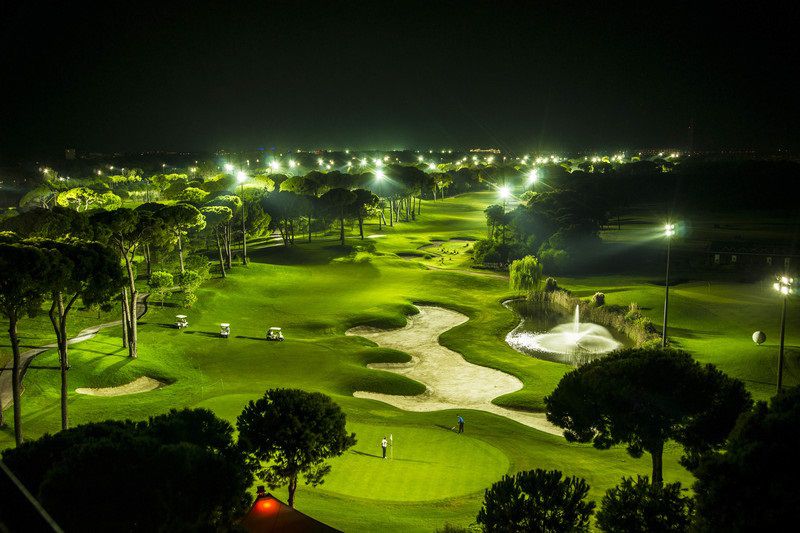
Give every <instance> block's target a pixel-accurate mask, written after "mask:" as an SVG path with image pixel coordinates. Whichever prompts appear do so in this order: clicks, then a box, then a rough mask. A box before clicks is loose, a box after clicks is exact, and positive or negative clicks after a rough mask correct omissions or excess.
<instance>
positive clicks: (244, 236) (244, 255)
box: [239, 182, 247, 266]
mask: <svg viewBox="0 0 800 533" xmlns="http://www.w3.org/2000/svg"><path fill="white" fill-rule="evenodd" d="M239 195H240V196H241V197H242V264H243V265H245V266H247V231H245V226H244V218H245V215H246V214H247V210H246V209H245V204H244V182H242V183H241V185H240V193H239Z"/></svg>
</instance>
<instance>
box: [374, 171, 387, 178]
mask: <svg viewBox="0 0 800 533" xmlns="http://www.w3.org/2000/svg"><path fill="white" fill-rule="evenodd" d="M385 177H386V174H384V173H383V170H376V171H375V178H376V179H379V180H382V179H383V178H385Z"/></svg>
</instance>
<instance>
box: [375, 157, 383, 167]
mask: <svg viewBox="0 0 800 533" xmlns="http://www.w3.org/2000/svg"><path fill="white" fill-rule="evenodd" d="M375 166H376V167H378V168H381V167H382V166H383V161H382V160H381V159H376V160H375Z"/></svg>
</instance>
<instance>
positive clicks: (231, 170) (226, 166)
mask: <svg viewBox="0 0 800 533" xmlns="http://www.w3.org/2000/svg"><path fill="white" fill-rule="evenodd" d="M225 170H226V171H227V172H233V165H231V164H230V163H225Z"/></svg>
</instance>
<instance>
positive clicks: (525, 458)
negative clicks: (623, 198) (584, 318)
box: [0, 193, 800, 531]
mask: <svg viewBox="0 0 800 533" xmlns="http://www.w3.org/2000/svg"><path fill="white" fill-rule="evenodd" d="M492 201H495V198H494V195H493V194H491V193H473V194H468V195H463V196H460V197H457V198H449V199H446V200H444V201H442V202H436V203H433V202H425V203H424V205H423V206H422V213H421V215H420V216H419V219H418V220H417V221H416V222H414V223H399V224H396V225H395V227H393V228H392V227H384V228H381V229H380V230H378V228H377V225H373V224H368V225H367V226H365V232H366V233H367V234H368V235H370V234H371V235H372V236H373V238H367V239H365V240H363V241H361V240H359V239H357V238H355V237H353V238H349V239H348V246H346V247H340V246H338V245H337V243H336V242H335V241H334V240H332V239H334V238H335V237H331V238H328V239H319V240H317V239H316V238H315V240H314V241H313V242H312V243H310V244H308V243H305V242H302V243H301V242H299V240H298V243H297V244H296V245H295V246H293V247H289V248H284V247H283V246H277V247H263V248H256V249H254V250H253V251H252V261H253V262H252V263H251V265H250V266H249V267H248V268H243V267H236V268H234V269H233V270H232V272H231V275H230V276H229V277H228V278H226V279H219V278H215V279H212V280H210V281H209V282H208V283H206V284H205V285H204V286H203V288H202V289H201V290H199V291H198V296H199V300H198V302H197V304H195V306H194V307H193V308H192V309H189V310H186V309H183V308H181V307H178V304H176V303H175V302H177V301H178V299H177V298H174V299H168V300H167V304H166V305H165V306H164V307H163V308H162V307H160V306H158V305H151V306H150V309H149V311H148V313H147V314H146V315H145V316H144V317H143V318H142V320H141V322H140V324H141V325H140V331H139V335H140V346H139V358H138V359H137V360H131V359H129V358H127V357H126V353H127V352H126V351H125V350H124V349H123V348H122V347H121V342H120V328H119V327H116V328H109V329H107V330H104V331H102V332H100V334H99V335H98V336H97V337H95V338H94V339H91V340H89V341H86V342H83V343H81V344H76V345H74V346H73V347H71V349H70V358H71V364H72V369H71V370H70V373H69V379H70V391H71V393H70V397H69V406H70V420H71V424H72V425H75V424H79V423H82V422H87V421H91V420H101V419H106V418H130V419H143V418H146V417H147V416H149V415H153V414H157V413H162V412H164V411H167V410H168V409H170V408H173V407H183V406H189V407H207V408H210V409H212V410H214V412H215V413H217V415H218V416H221V417H223V418H225V419H228V420H230V421H231V422H233V423H235V419H236V416H237V415H238V414H239V413H240V412H241V410H242V408H243V407H244V405H245V404H246V402H247V401H249V400H251V399H255V398H257V397H259V396H260V395H262V394H263V392H264V390H265V389H268V388H271V387H298V388H303V389H306V390H312V391H320V392H324V393H326V394H328V395H330V396H331V397H333V399H334V401H336V402H337V403H338V404H339V405H341V406H342V408H343V410H344V411H345V412H346V414H347V420H348V426H349V430H350V431H353V432H355V433H356V435H357V438H358V444H357V445H356V446H355V447H354V448H353V449H352V450H350V451H349V452H347V453H346V454H345V455H344V456H342V457H340V458H337V459H335V460H333V461H332V462H331V464H332V465H333V470H332V472H331V474H330V475H329V476H328V477H327V478H326V481H325V483H324V484H322V485H320V486H319V487H316V488H313V487H307V486H303V485H301V486H300V488H299V490H298V493H297V507H298V509H300V510H301V511H303V512H306V513H309V514H311V515H312V516H314V517H315V518H318V519H320V520H322V521H325V522H327V523H330V524H331V525H333V526H336V527H339V528H342V529H344V530H346V531H378V530H396V531H433V530H434V529H435V528H436V527H441V526H442V525H443V524H444V523H445V522H451V523H455V524H461V525H468V524H470V523H471V522H474V518H475V515H476V513H477V511H478V509H479V508H480V504H481V500H482V496H483V490H484V489H485V488H487V487H488V486H489V485H490V484H491V483H492V482H494V481H496V480H497V479H499V478H500V476H501V475H503V474H504V473H510V472H516V471H519V470H522V469H530V468H557V469H560V470H562V471H563V472H564V473H565V474H567V475H577V476H582V477H585V478H586V479H587V481H588V482H589V484H590V485H591V495H590V496H591V497H592V498H594V499H597V500H599V498H600V497H601V496H602V493H603V492H604V491H605V490H606V489H607V488H609V487H611V486H613V485H615V484H617V483H618V482H619V479H620V478H621V477H622V476H623V475H635V474H649V472H650V460H649V457H647V456H645V457H643V458H641V459H633V458H631V457H629V456H628V455H627V453H626V452H625V450H624V449H623V448H621V447H620V448H614V449H612V450H608V451H599V450H595V449H593V448H592V447H590V446H585V445H576V444H569V443H567V442H566V441H565V440H564V439H563V438H560V437H554V436H551V435H547V434H544V433H541V432H538V431H535V430H533V429H531V428H528V427H526V426H523V425H520V424H518V423H515V422H512V421H510V420H508V419H505V418H501V417H497V416H494V415H491V414H488V413H482V412H478V411H462V412H461V414H463V415H464V416H465V418H466V420H467V431H466V433H465V434H464V435H457V434H455V433H454V432H452V431H450V428H451V427H452V426H453V425H454V424H455V418H456V414H457V413H456V412H455V411H446V412H432V413H412V412H405V411H401V410H398V409H396V408H393V407H391V406H388V405H386V404H383V403H380V402H376V401H371V400H365V399H358V398H354V397H353V396H352V393H353V392H354V391H356V390H361V391H373V392H382V393H389V394H403V395H409V394H419V393H421V392H422V391H423V390H424V387H423V386H422V385H421V384H419V383H417V382H415V381H412V380H410V379H408V378H406V377H403V376H400V375H397V374H393V373H389V372H382V371H377V370H370V369H368V368H367V366H366V365H367V364H368V363H375V362H402V361H406V360H407V356H406V355H405V354H403V353H401V352H397V351H394V350H387V349H382V348H378V347H376V346H375V345H373V344H372V343H371V342H369V341H367V340H365V339H362V338H358V337H346V336H345V335H344V332H345V331H346V330H347V329H348V328H350V327H352V326H355V325H360V324H369V325H374V326H378V327H399V326H402V325H403V324H405V316H406V315H407V314H409V313H412V312H413V310H414V307H413V305H414V304H415V303H417V304H419V303H428V304H435V305H441V306H444V307H448V308H452V309H455V310H458V311H460V312H462V313H464V314H465V315H467V316H468V317H469V318H470V320H469V321H468V322H467V323H465V324H463V325H461V326H458V327H456V328H454V329H452V330H450V331H448V332H446V333H444V334H443V335H442V336H441V338H440V342H441V343H442V344H444V345H446V346H447V347H449V348H450V349H452V350H454V351H457V352H459V353H461V354H463V356H464V357H465V359H467V360H468V361H470V362H473V363H476V364H481V365H485V366H490V367H493V368H497V369H500V370H503V371H505V372H508V373H510V374H513V375H514V376H517V377H518V378H519V379H521V380H522V381H523V383H524V384H525V387H524V388H523V389H522V390H520V391H518V392H515V393H512V394H509V395H506V396H503V397H502V398H500V399H498V400H496V403H498V404H500V405H503V406H506V407H513V408H524V409H530V410H542V408H543V398H544V396H545V395H547V394H548V393H550V392H551V391H552V390H553V388H554V387H555V385H556V384H557V383H558V380H559V379H560V378H561V376H562V375H563V374H564V373H565V372H567V371H569V370H570V367H568V366H566V365H561V364H558V363H551V362H547V361H542V360H539V359H535V358H531V357H527V356H524V355H521V354H519V353H517V352H516V351H514V350H512V349H511V348H509V347H508V346H507V345H506V344H505V342H504V340H503V339H504V337H505V335H506V333H507V332H508V331H510V330H511V329H512V328H513V327H514V326H515V325H516V324H517V321H518V319H517V317H516V316H515V315H514V314H513V313H512V312H511V311H509V310H508V309H505V308H504V307H503V306H502V305H501V302H502V301H503V300H504V299H506V298H508V297H511V296H514V295H513V293H511V291H510V290H509V288H508V281H507V278H506V277H504V276H502V275H499V274H496V273H492V272H485V273H484V272H480V271H475V270H469V268H468V264H469V262H468V260H467V254H466V250H467V249H471V245H470V246H464V244H465V241H458V240H453V241H451V240H450V239H474V238H480V237H482V236H483V235H484V234H485V232H486V229H485V222H484V215H483V209H484V208H485V207H486V206H487V205H488V204H489V203H491V202H492ZM355 229H356V230H357V228H355ZM353 235H355V233H353ZM378 235H380V236H378ZM432 241H444V242H446V243H447V244H446V245H445V246H444V250H446V251H448V250H449V251H459V254H457V255H456V254H450V255H444V257H453V261H452V263H453V264H450V263H451V262H446V263H447V264H446V268H439V267H440V266H441V265H437V264H436V261H438V259H426V258H425V257H424V254H425V253H427V252H429V251H433V252H436V253H440V252H441V251H439V252H437V250H439V249H440V248H441V245H438V244H437V245H435V246H434V247H433V248H428V249H423V250H420V247H421V246H426V245H429V244H431V243H432ZM462 248H463V250H464V251H462ZM398 254H402V255H403V256H402V257H401V256H400V255H398ZM414 254H416V255H414ZM651 281H652V280H650V279H648V278H645V277H640V276H639V277H636V276H627V277H626V276H618V277H593V278H583V279H566V278H559V283H560V285H562V286H565V287H567V288H569V289H571V290H572V291H573V293H574V294H575V295H577V296H580V297H587V298H588V297H589V296H591V294H593V293H594V292H595V291H597V290H600V291H604V292H605V293H606V302H607V303H608V304H618V305H628V303H630V302H637V303H638V304H639V305H640V306H641V307H642V308H643V310H644V311H643V312H644V313H645V314H647V315H648V316H650V317H651V318H652V319H653V322H654V323H656V324H660V323H661V306H662V305H663V287H659V286H657V285H655V284H653V283H652V282H651ZM779 305H780V302H779V300H778V299H777V298H775V297H774V296H773V294H771V292H770V288H769V287H762V286H760V285H758V284H751V285H745V284H737V283H729V282H728V283H717V282H715V281H712V282H711V284H710V285H709V284H708V282H707V281H693V282H690V283H683V284H680V285H677V286H676V287H674V289H673V291H672V292H671V303H670V313H671V314H670V336H671V339H672V341H673V342H674V343H675V344H676V345H678V346H680V347H683V348H685V349H687V350H689V351H690V352H692V353H693V354H694V355H695V356H696V357H697V358H698V359H699V360H701V361H703V362H713V363H715V364H717V365H719V366H720V367H721V368H722V369H723V370H725V371H726V372H728V373H730V374H731V375H733V376H735V377H738V378H741V379H743V380H745V382H746V383H747V386H748V388H749V389H750V390H751V391H752V392H753V393H754V395H755V396H756V397H758V398H766V397H768V396H769V395H770V394H771V393H772V392H773V391H774V382H775V369H776V362H777V357H776V349H775V344H776V339H777V337H778V335H777V333H778V331H777V328H778V326H779V318H780V317H779V311H780V309H779ZM180 313H183V314H186V315H188V317H189V327H188V328H187V329H185V330H177V329H174V328H173V327H172V326H171V324H172V323H173V322H174V316H175V315H176V314H180ZM112 318H113V317H112ZM106 319H108V318H106ZM101 321H102V320H101ZM220 322H228V323H230V324H231V336H230V338H229V339H222V338H220V337H219V336H218V335H217V333H218V331H219V323H220ZM90 323H92V322H91V321H90V320H89V319H88V318H87V317H82V318H81V319H80V320H76V321H75V324H76V327H77V325H78V324H90ZM270 326H279V327H282V328H284V329H283V331H284V334H285V336H286V341H285V342H266V341H265V340H264V336H265V332H266V330H267V328H269V327H270ZM47 327H49V321H48V320H47V317H38V318H35V319H25V320H24V321H23V322H22V323H21V325H20V329H21V331H22V333H23V334H25V335H27V337H26V342H33V341H34V340H35V339H37V338H39V337H41V338H42V339H45V340H47V341H48V342H50V339H49V337H48V334H47V329H46V328H47ZM756 329H761V330H763V331H765V332H766V333H767V336H768V341H767V343H766V344H765V345H763V346H761V347H758V346H755V345H754V344H753V342H752V340H750V335H751V334H752V332H753V331H755V330H756ZM32 332H33V333H32ZM787 332H788V334H787V343H788V345H790V346H797V344H798V343H799V342H800V316H798V313H794V312H793V313H792V314H791V315H790V321H789V325H788V328H787ZM2 344H3V347H2V355H3V357H8V355H9V354H8V349H7V348H6V346H5V345H6V344H7V340H3V341H2ZM36 364H37V365H40V366H55V365H56V364H57V355H56V354H55V353H53V352H52V351H51V352H48V353H47V354H44V355H42V356H40V357H39V358H37V360H36ZM142 375H147V376H150V377H153V378H156V379H159V380H161V381H163V382H165V383H167V385H166V386H165V387H163V388H161V389H158V390H155V391H151V392H146V393H141V394H134V395H128V396H118V397H93V396H83V395H79V394H76V393H74V390H75V388H77V387H108V386H115V385H121V384H124V383H128V382H130V381H132V380H133V379H136V378H137V377H139V376H142ZM785 383H786V384H788V385H792V384H797V383H800V364H798V352H797V350H796V349H794V348H792V349H791V350H790V357H789V360H788V366H787V369H786V372H785ZM58 394H59V375H58V372H54V371H52V370H43V369H31V370H30V371H29V372H28V375H27V376H26V378H25V393H24V395H23V413H24V416H23V421H24V424H25V427H24V430H25V434H26V436H27V437H29V438H32V437H36V436H38V435H41V434H43V433H45V432H54V431H56V430H57V429H58V428H59V420H60V419H59V404H58ZM7 414H10V412H9V411H7ZM388 434H392V435H393V436H394V442H395V449H394V459H393V460H386V461H383V460H382V459H380V458H379V457H378V456H380V447H379V442H380V439H381V438H382V437H383V436H384V435H388ZM9 445H13V432H12V431H11V429H10V428H8V429H5V430H3V431H2V432H1V433H0V446H2V447H6V446H9ZM679 456H680V450H679V449H678V448H677V447H675V446H670V447H668V450H667V452H666V456H665V461H664V462H665V465H664V467H665V468H664V478H665V480H666V481H682V482H684V483H691V480H692V477H691V475H690V474H689V473H688V472H686V471H685V470H684V469H683V468H682V467H680V466H679V465H678V463H677V459H678V457H679ZM275 492H276V494H277V495H279V496H281V497H283V496H285V493H284V491H283V490H277V491H275ZM376 500H379V501H380V502H379V503H378V502H376Z"/></svg>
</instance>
